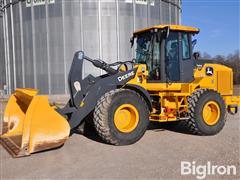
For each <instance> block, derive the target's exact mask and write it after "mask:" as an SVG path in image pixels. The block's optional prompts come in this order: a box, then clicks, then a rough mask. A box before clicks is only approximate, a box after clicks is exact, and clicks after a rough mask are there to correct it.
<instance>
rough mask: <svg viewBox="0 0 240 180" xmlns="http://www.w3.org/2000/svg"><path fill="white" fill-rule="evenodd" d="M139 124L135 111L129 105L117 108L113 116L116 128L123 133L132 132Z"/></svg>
mask: <svg viewBox="0 0 240 180" xmlns="http://www.w3.org/2000/svg"><path fill="white" fill-rule="evenodd" d="M138 122H139V114H138V111H137V109H136V108H135V107H134V106H133V105H131V104H123V105H121V106H120V107H118V108H117V110H116V111H115V114H114V124H115V126H116V128H117V129H118V130H119V131H121V132H124V133H129V132H131V131H133V130H134V129H135V128H136V127H137V125H138Z"/></svg>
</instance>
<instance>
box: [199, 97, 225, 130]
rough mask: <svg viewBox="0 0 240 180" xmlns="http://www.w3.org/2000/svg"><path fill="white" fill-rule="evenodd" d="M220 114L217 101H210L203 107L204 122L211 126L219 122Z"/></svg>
mask: <svg viewBox="0 0 240 180" xmlns="http://www.w3.org/2000/svg"><path fill="white" fill-rule="evenodd" d="M220 114H221V111H220V108H219V105H218V104H217V103H216V102H215V101H209V102H207V103H206V104H205V105H204V107H203V111H202V116H203V120H204V122H205V123H206V124H207V125H209V126H214V125H215V124H216V123H217V122H218V121H219V118H220Z"/></svg>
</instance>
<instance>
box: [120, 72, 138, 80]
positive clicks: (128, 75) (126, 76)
mask: <svg viewBox="0 0 240 180" xmlns="http://www.w3.org/2000/svg"><path fill="white" fill-rule="evenodd" d="M134 75H135V73H134V71H132V72H130V73H127V74H125V75H123V76H120V77H118V81H119V82H121V81H123V80H125V79H127V78H129V77H131V76H134Z"/></svg>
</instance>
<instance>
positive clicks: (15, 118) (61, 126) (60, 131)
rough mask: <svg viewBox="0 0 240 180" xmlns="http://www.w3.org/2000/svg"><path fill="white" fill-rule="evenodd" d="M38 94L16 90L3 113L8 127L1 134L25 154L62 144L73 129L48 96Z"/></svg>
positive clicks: (34, 91)
mask: <svg viewBox="0 0 240 180" xmlns="http://www.w3.org/2000/svg"><path fill="white" fill-rule="evenodd" d="M36 94H37V91H36V90H26V89H18V90H16V92H15V93H14V94H13V95H12V96H11V97H10V100H9V102H8V104H7V106H6V110H5V113H4V122H5V123H7V124H8V129H7V132H5V133H4V134H3V135H2V136H0V138H1V139H2V138H8V139H10V140H11V141H13V143H15V144H16V145H17V146H18V148H19V149H20V151H24V155H29V154H31V153H33V152H38V151H42V150H46V149H51V148H54V147H57V146H60V145H61V144H63V143H64V142H65V140H66V139H67V138H68V136H69V133H70V127H69V124H68V122H67V120H66V119H64V118H63V117H62V116H61V115H60V114H58V113H57V112H56V111H55V110H54V108H53V107H51V106H50V105H49V102H48V97H47V96H36ZM16 136H18V137H19V138H18V141H16V140H15V139H16ZM22 155H23V154H21V156H22ZM16 156H18V154H16Z"/></svg>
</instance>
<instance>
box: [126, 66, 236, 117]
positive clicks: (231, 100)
mask: <svg viewBox="0 0 240 180" xmlns="http://www.w3.org/2000/svg"><path fill="white" fill-rule="evenodd" d="M207 67H212V68H213V71H214V74H213V75H212V76H207V75H206V68H207ZM135 68H137V72H136V75H135V77H134V78H133V79H132V80H130V81H129V82H128V84H133V85H138V86H140V87H142V88H144V89H146V90H147V91H148V92H150V94H151V96H157V97H159V98H160V104H161V107H162V108H171V109H173V112H171V113H165V112H163V111H162V109H156V108H155V107H153V111H152V112H151V115H150V120H152V121H160V122H165V121H173V120H178V119H180V118H181V117H182V116H181V114H184V112H185V113H187V112H188V102H187V98H188V96H191V94H192V93H193V92H194V91H196V90H197V89H205V88H208V89H212V90H214V91H217V92H218V93H220V94H221V95H222V97H223V99H224V100H225V104H226V108H227V107H228V105H236V104H238V105H240V96H233V72H232V69H231V68H229V67H227V66H224V65H220V64H204V65H203V66H199V67H198V68H196V69H194V81H193V82H191V83H157V82H156V83H152V82H151V83H149V82H147V77H148V71H147V67H146V65H145V64H138V65H136V66H135ZM139 79H140V81H139ZM179 114H180V115H179Z"/></svg>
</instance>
